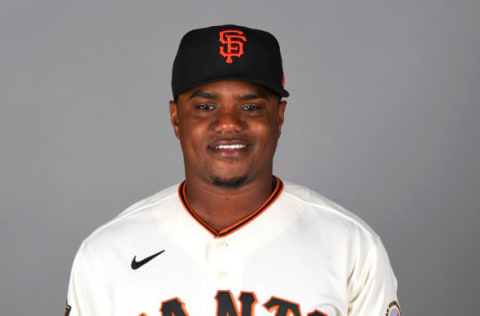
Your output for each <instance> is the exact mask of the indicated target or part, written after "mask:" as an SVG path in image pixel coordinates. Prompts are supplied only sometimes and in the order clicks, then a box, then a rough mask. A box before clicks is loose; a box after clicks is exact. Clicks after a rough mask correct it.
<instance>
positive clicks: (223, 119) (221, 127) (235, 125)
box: [213, 107, 245, 133]
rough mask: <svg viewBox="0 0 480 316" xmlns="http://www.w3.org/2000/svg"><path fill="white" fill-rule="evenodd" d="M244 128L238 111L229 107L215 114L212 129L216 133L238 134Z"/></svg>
mask: <svg viewBox="0 0 480 316" xmlns="http://www.w3.org/2000/svg"><path fill="white" fill-rule="evenodd" d="M244 128H245V122H244V121H243V119H242V113H241V112H240V110H239V109H236V108H233V107H229V108H224V109H221V110H219V111H218V112H217V115H216V117H215V121H214V122H213V129H214V131H215V132H216V133H238V132H241V131H242V130H243V129H244Z"/></svg>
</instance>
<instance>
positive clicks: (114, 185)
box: [0, 0, 480, 316]
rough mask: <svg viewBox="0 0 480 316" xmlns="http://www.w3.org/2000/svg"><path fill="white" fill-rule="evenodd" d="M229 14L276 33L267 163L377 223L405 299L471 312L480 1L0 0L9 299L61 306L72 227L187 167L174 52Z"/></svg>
mask: <svg viewBox="0 0 480 316" xmlns="http://www.w3.org/2000/svg"><path fill="white" fill-rule="evenodd" d="M225 23H236V24H240V25H247V26H250V27H256V28H261V29H265V30H269V31H271V32H272V33H274V34H275V35H276V36H277V38H278V40H279V42H280V44H281V48H282V53H283V57H284V67H285V73H286V88H287V89H288V90H289V91H290V93H291V97H290V98H288V102H289V103H288V107H287V113H286V123H285V124H286V125H285V127H284V130H283V135H282V138H281V140H280V144H279V148H278V151H277V155H276V165H275V166H276V170H275V173H276V174H277V175H279V176H280V177H281V178H282V179H284V180H289V181H292V182H297V183H301V184H304V185H307V186H309V187H311V188H313V189H315V190H316V191H318V192H320V193H321V194H323V195H325V196H327V197H328V198H330V199H332V200H334V201H336V202H337V203H339V204H341V205H343V206H344V207H346V208H348V209H350V210H351V211H353V212H355V213H356V214H358V215H359V216H361V217H362V218H363V219H365V220H366V221H367V222H368V223H369V224H370V225H371V226H372V227H373V228H374V229H375V230H376V231H377V232H378V233H379V235H380V236H381V237H382V240H383V242H384V243H385V245H386V248H387V251H388V253H389V256H390V260H391V264H392V266H393V269H394V271H395V273H396V276H397V278H398V280H399V298H400V303H401V305H402V307H403V313H404V315H472V314H476V313H478V294H480V287H479V284H480V277H479V273H478V267H479V266H480V262H479V261H480V260H479V250H480V247H479V246H478V243H479V241H480V232H479V229H478V226H479V223H480V221H479V220H480V214H479V211H480V207H479V203H478V198H479V195H480V166H479V163H480V124H479V122H478V121H479V119H480V101H479V100H480V1H475V0H472V1H458V0H457V1H454V0H452V1H443V0H422V1H420V0H419V1H411V0H402V1H299V2H295V3H294V2H293V1H171V2H167V1H160V0H156V1H154V0H148V1H147V0H138V1H65V0H43V1H36V0H24V1H5V0H3V1H2V2H1V4H0V106H1V108H0V111H1V112H0V150H1V156H0V159H1V160H0V201H1V213H0V247H1V249H0V250H1V252H0V253H1V260H0V272H1V280H0V309H1V314H2V315H32V314H35V315H62V314H63V309H64V304H65V296H66V289H67V282H68V276H69V273H70V267H71V263H72V260H73V256H74V254H75V252H76V250H77V248H78V246H79V245H80V242H81V240H82V239H83V238H85V237H86V236H87V235H88V234H89V233H90V232H92V231H93V230H94V229H95V228H96V227H98V226H100V225H101V224H103V223H104V222H106V221H107V220H109V219H111V218H112V217H114V216H115V215H116V214H117V213H119V212H120V211H122V210H123V209H125V208H126V207H127V206H129V205H130V204H132V203H134V202H136V201H137V200H139V199H141V198H143V197H146V196H148V195H150V194H151V193H154V192H156V191H159V190H160V189H162V188H164V187H166V186H169V185H172V184H174V183H177V182H180V181H181V180H183V161H182V155H181V151H180V147H179V144H178V143H177V140H176V139H175V137H174V135H173V131H172V128H171V126H170V123H169V117H168V101H169V99H170V98H171V92H170V74H171V66H172V61H173V58H174V55H175V53H176V49H177V47H178V44H179V41H180V38H181V36H182V35H183V34H184V33H185V32H186V31H188V30H190V29H192V28H198V27H203V26H208V25H215V24H225ZM92 316H93V315H92ZM207 316H208V315H207Z"/></svg>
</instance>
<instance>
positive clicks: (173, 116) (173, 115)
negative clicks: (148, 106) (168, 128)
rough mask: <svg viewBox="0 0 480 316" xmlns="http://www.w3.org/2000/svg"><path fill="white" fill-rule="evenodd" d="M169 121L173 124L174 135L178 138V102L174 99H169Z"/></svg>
mask: <svg viewBox="0 0 480 316" xmlns="http://www.w3.org/2000/svg"><path fill="white" fill-rule="evenodd" d="M170 122H171V123H172V126H173V131H174V132H175V136H176V137H177V138H180V132H179V124H178V104H177V103H176V102H175V101H170Z"/></svg>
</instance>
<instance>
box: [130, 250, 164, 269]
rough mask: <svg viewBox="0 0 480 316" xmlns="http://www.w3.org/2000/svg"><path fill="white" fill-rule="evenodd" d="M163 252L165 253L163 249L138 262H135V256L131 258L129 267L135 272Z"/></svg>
mask: <svg viewBox="0 0 480 316" xmlns="http://www.w3.org/2000/svg"><path fill="white" fill-rule="evenodd" d="M164 252H165V249H164V250H162V251H159V252H157V253H156V254H153V255H151V256H150V257H146V258H145V259H143V260H140V261H137V256H135V257H133V260H132V264H131V267H132V269H133V270H137V269H138V268H140V267H141V266H143V265H144V264H145V263H147V262H149V261H150V260H152V259H153V258H155V257H156V256H158V255H161V254H162V253H164Z"/></svg>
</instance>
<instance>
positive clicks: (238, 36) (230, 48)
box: [219, 30, 247, 64]
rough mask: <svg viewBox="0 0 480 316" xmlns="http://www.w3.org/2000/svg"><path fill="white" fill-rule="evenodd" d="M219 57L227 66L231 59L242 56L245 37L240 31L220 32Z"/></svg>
mask: <svg viewBox="0 0 480 316" xmlns="http://www.w3.org/2000/svg"><path fill="white" fill-rule="evenodd" d="M219 34H220V39H219V40H220V43H222V44H223V45H221V46H220V55H221V56H222V57H225V58H226V59H227V60H226V61H225V62H226V63H227V64H231V63H232V62H233V59H232V57H240V56H242V55H243V43H244V42H246V41H247V38H246V37H245V35H243V32H242V31H240V30H224V31H220V33H219Z"/></svg>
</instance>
